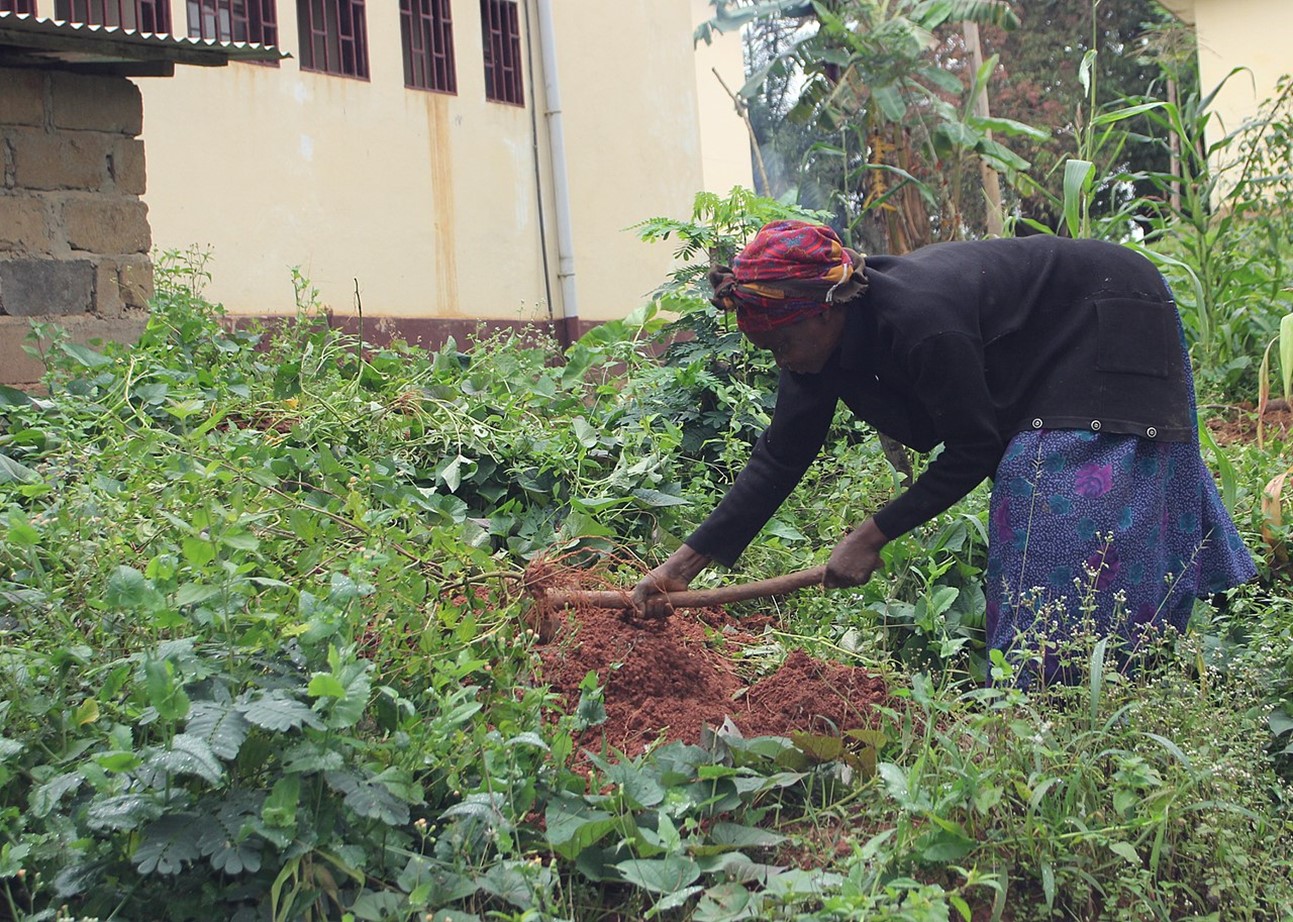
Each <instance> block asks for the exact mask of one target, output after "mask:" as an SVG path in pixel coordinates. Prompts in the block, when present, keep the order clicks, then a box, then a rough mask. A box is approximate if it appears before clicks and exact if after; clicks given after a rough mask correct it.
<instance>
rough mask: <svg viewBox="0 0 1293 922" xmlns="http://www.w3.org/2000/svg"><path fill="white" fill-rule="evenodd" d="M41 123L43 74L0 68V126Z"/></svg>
mask: <svg viewBox="0 0 1293 922" xmlns="http://www.w3.org/2000/svg"><path fill="white" fill-rule="evenodd" d="M44 124H45V75H44V74H43V73H41V72H40V71H35V70H12V69H9V68H4V67H0V125H31V126H33V127H36V128H39V127H41V126H43V125H44Z"/></svg>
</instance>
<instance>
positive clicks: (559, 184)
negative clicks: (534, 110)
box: [535, 0, 579, 340]
mask: <svg viewBox="0 0 1293 922" xmlns="http://www.w3.org/2000/svg"><path fill="white" fill-rule="evenodd" d="M535 5H536V6H537V7H538V9H539V57H540V59H541V63H542V65H543V98H544V100H545V102H546V104H547V111H546V112H545V113H544V118H545V120H546V121H547V124H548V147H549V151H548V153H549V156H550V157H551V159H552V196H553V200H554V205H555V209H556V215H555V217H556V221H557V260H558V262H557V280H558V281H559V283H560V285H561V313H562V317H563V319H564V321H565V327H566V336H567V337H568V338H569V339H572V340H573V339H574V338H576V337H578V335H579V302H578V299H577V298H576V296H575V244H574V236H573V234H572V233H571V230H570V183H569V180H568V177H567V175H566V139H565V135H564V133H563V131H562V125H561V84H560V81H559V80H558V79H557V38H556V28H555V26H554V25H553V21H552V0H536V4H535Z"/></svg>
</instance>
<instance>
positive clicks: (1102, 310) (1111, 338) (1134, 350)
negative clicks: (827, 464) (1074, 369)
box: [1095, 298, 1170, 378]
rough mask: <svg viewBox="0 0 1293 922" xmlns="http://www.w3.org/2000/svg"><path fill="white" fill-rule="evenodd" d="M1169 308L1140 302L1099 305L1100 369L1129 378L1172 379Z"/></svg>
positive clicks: (1106, 300)
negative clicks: (1169, 376) (1169, 348)
mask: <svg viewBox="0 0 1293 922" xmlns="http://www.w3.org/2000/svg"><path fill="white" fill-rule="evenodd" d="M1167 307H1168V305H1166V304H1164V303H1163V302H1161V301H1146V300H1143V299H1138V298H1103V299H1101V300H1098V301H1096V302H1095V312H1096V339H1097V348H1096V362H1095V364H1096V369H1097V370H1099V371H1108V372H1115V373H1118V374H1128V375H1150V376H1152V377H1155V378H1166V377H1167V376H1168V368H1169V362H1168V355H1169V353H1168V348H1167V347H1168V343H1169V337H1168V334H1169V332H1170V330H1169V326H1168V320H1169V317H1168V316H1167Z"/></svg>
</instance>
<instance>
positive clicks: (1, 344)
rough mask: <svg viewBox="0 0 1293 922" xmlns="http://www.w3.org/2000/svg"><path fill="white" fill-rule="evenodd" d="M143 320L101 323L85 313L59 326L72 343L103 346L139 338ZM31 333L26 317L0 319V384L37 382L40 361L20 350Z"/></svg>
mask: <svg viewBox="0 0 1293 922" xmlns="http://www.w3.org/2000/svg"><path fill="white" fill-rule="evenodd" d="M147 322H148V318H146V317H123V318H121V319H118V320H103V319H101V318H98V317H92V316H90V315H88V314H86V315H83V316H74V317H73V316H69V317H61V318H59V320H58V325H59V326H61V327H62V328H63V330H64V331H65V332H66V333H67V335H68V337H69V338H70V339H71V340H72V342H76V343H86V344H87V345H90V346H99V345H102V343H103V341H104V340H113V341H115V342H121V343H130V342H134V341H136V340H137V339H139V334H140V333H142V332H143V330H144V325H145V324H146V323H147ZM30 332H31V321H30V320H29V319H28V318H26V317H0V384H23V383H26V382H30V381H37V380H39V379H40V377H41V375H42V374H44V371H45V369H44V367H43V366H42V365H41V363H40V360H39V359H37V358H35V357H33V356H30V355H28V354H27V353H26V352H24V351H23V348H22V347H23V343H24V342H26V341H27V335H28V333H30Z"/></svg>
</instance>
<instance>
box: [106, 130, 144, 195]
mask: <svg viewBox="0 0 1293 922" xmlns="http://www.w3.org/2000/svg"><path fill="white" fill-rule="evenodd" d="M108 156H109V158H110V159H109V160H108V173H109V175H111V177H112V181H113V182H114V183H116V186H117V191H118V192H123V193H125V194H126V195H143V194H144V192H146V191H147V178H146V176H145V173H144V142H143V141H140V140H139V139H138V138H118V139H117V142H116V143H115V144H113V146H112V152H111V153H110V154H109V155H108Z"/></svg>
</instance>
